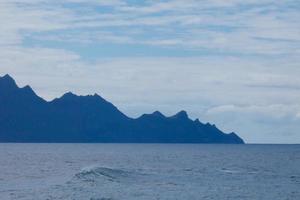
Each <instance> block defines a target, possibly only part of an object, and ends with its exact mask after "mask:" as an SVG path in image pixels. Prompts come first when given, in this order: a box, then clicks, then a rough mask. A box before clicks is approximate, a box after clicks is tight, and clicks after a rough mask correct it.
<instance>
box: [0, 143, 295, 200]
mask: <svg viewBox="0 0 300 200" xmlns="http://www.w3.org/2000/svg"><path fill="white" fill-rule="evenodd" d="M0 199H3V200H10V199H18V200H19V199H21V200H50V199H64V200H65V199H66V200H77V199H78V200H81V199H82V200H86V199H87V200H117V199H122V200H124V199H125V200H127V199H128V200H131V199H134V200H135V199H136V200H137V199H139V200H146V199H147V200H148V199H149V200H152V199H153V200H158V199H160V200H164V199H168V200H174V199H180V200H182V199H188V200H194V199H195V200H198V199H199V200H201V199H204V200H208V199H210V200H223V199H228V200H229V199H230V200H235V199H239V200H240V199H243V200H244V199H249V200H261V199H263V200H294V199H295V200H299V199H300V145H229V144H226V145H213V144H212V145H210V144H0Z"/></svg>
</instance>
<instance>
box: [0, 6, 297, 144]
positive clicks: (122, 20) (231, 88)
mask: <svg viewBox="0 0 300 200" xmlns="http://www.w3.org/2000/svg"><path fill="white" fill-rule="evenodd" d="M299 19H300V1H299V0H281V1H276V0H161V1H160V0H156V1H154V0H145V1H137V0H106V1H105V0H0V76H3V75H5V74H10V75H11V76H13V77H14V78H15V79H16V81H17V83H18V84H19V85H20V86H25V85H27V84H29V85H30V86H31V87H32V88H33V89H34V90H35V91H36V93H37V94H38V95H40V96H41V97H43V98H45V99H46V100H52V99H53V98H55V97H59V96H61V95H62V94H63V93H65V92H67V91H72V92H74V93H77V94H80V95H86V94H94V93H98V94H99V95H101V96H102V97H104V98H105V99H107V100H108V101H110V102H112V103H113V104H114V105H116V106H117V107H118V108H119V109H120V110H121V111H123V112H124V113H125V114H127V115H128V116H130V117H138V116H140V115H141V114H143V113H152V112H154V111H156V110H160V111H161V112H163V113H164V114H166V115H173V114H175V113H177V112H178V111H180V110H186V111H188V113H189V116H190V117H191V118H192V119H196V118H199V119H200V121H202V122H210V123H214V124H216V125H217V127H219V128H220V129H221V130H223V131H225V132H232V131H233V132H236V133H237V134H238V135H239V136H241V137H242V138H243V139H244V140H245V141H246V142H248V143H300V22H299Z"/></svg>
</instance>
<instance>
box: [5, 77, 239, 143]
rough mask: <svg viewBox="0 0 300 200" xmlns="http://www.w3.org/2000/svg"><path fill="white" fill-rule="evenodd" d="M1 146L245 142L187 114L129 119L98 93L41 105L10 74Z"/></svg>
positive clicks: (146, 115)
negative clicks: (51, 143) (23, 144)
mask: <svg viewBox="0 0 300 200" xmlns="http://www.w3.org/2000/svg"><path fill="white" fill-rule="evenodd" d="M0 142H86V143H91V142H113V143H237V144H240V143H244V142H243V140H242V139H241V138H240V137H238V136H237V135H236V134H235V133H230V134H225V133H223V132H222V131H220V130H219V129H218V128H216V126H215V125H211V124H209V123H207V124H203V123H201V122H200V121H199V120H198V119H197V120H195V121H193V120H191V119H189V117H188V114H187V113H186V112H185V111H180V112H178V113H177V114H176V115H174V116H171V117H166V116H164V115H163V114H162V113H160V112H159V111H156V112H154V113H152V114H144V115H142V116H141V117H139V118H136V119H133V118H130V117H128V116H126V115H125V114H123V113H122V112H121V111H120V110H118V108H117V107H115V106H114V105H113V104H111V103H110V102H108V101H106V100H105V99H103V98H102V97H101V96H99V95H97V94H94V95H87V96H78V95H76V94H73V93H71V92H68V93H66V94H64V95H63V96H61V97H60V98H56V99H54V100H52V101H45V100H44V99H42V98H41V97H39V96H38V95H36V93H35V92H34V91H33V90H32V88H31V87H30V86H25V87H23V88H19V87H18V86H17V84H16V82H15V81H14V79H13V78H12V77H10V76H9V75H5V76H3V77H0Z"/></svg>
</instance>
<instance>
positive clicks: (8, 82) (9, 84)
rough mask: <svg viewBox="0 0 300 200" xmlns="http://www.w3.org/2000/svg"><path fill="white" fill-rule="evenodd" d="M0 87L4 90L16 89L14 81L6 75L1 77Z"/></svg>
mask: <svg viewBox="0 0 300 200" xmlns="http://www.w3.org/2000/svg"><path fill="white" fill-rule="evenodd" d="M0 86H2V87H5V88H7V89H8V88H16V87H18V86H17V84H16V82H15V80H14V79H13V78H12V77H11V76H10V75H8V74H6V75H5V76H3V77H0Z"/></svg>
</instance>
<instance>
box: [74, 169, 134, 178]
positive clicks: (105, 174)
mask: <svg viewBox="0 0 300 200" xmlns="http://www.w3.org/2000/svg"><path fill="white" fill-rule="evenodd" d="M130 174H131V173H130V172H128V171H125V170H121V169H113V168H107V167H98V166H92V167H85V168H83V169H82V170H81V171H80V172H79V173H77V174H75V177H76V178H77V179H79V180H82V181H96V180H99V179H101V178H105V179H106V180H109V181H119V179H120V178H126V177H129V176H130Z"/></svg>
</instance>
